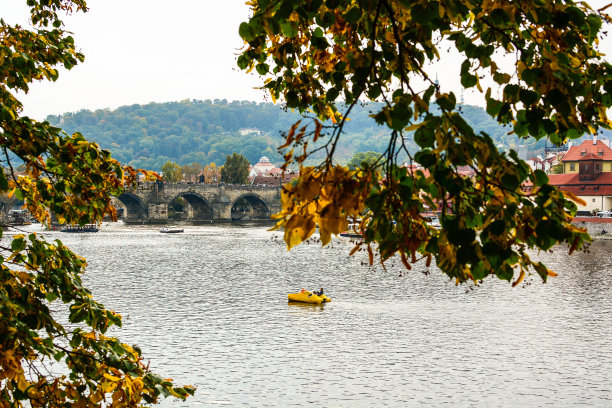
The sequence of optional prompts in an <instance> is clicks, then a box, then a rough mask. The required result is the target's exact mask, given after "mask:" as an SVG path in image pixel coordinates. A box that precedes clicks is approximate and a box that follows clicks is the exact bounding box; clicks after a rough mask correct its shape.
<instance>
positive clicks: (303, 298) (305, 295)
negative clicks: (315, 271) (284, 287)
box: [287, 290, 331, 305]
mask: <svg viewBox="0 0 612 408" xmlns="http://www.w3.org/2000/svg"><path fill="white" fill-rule="evenodd" d="M287 297H288V298H289V300H290V301H291V302H303V303H312V304H315V305H320V304H321V303H325V302H331V299H330V298H329V297H327V295H325V294H323V295H321V296H318V295H315V294H314V293H312V292H309V291H307V290H305V291H303V292H300V293H289V294H288V295H287Z"/></svg>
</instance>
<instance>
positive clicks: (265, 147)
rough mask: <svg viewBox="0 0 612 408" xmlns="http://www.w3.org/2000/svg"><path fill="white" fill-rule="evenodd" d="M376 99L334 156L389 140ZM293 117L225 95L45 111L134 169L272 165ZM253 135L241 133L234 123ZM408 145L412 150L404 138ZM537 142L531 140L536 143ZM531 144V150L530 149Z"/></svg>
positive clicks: (497, 131) (481, 122) (499, 131)
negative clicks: (263, 160) (237, 158)
mask: <svg viewBox="0 0 612 408" xmlns="http://www.w3.org/2000/svg"><path fill="white" fill-rule="evenodd" d="M378 108H379V106H377V104H367V105H365V104H364V105H358V106H355V108H354V109H353V111H352V113H351V116H350V119H351V120H350V121H349V122H348V123H347V125H346V127H345V132H346V135H344V137H343V138H342V143H341V145H340V146H338V149H337V156H336V159H337V160H338V161H339V162H341V163H346V162H347V161H348V160H350V158H351V157H352V155H353V154H354V153H356V152H365V151H376V152H379V153H381V152H383V151H384V150H385V149H386V147H387V143H388V134H389V133H388V129H387V128H386V127H385V126H379V125H377V124H376V123H375V122H374V120H373V119H372V118H371V117H369V115H370V114H371V112H373V111H377V110H378ZM462 110H463V113H464V114H465V117H466V118H467V121H468V122H470V123H471V124H472V125H473V126H474V128H475V129H476V130H477V131H485V132H487V133H488V134H489V135H491V136H492V137H493V138H494V140H495V141H496V143H498V145H499V146H500V148H508V147H511V148H517V147H518V144H519V142H518V141H517V138H516V137H515V136H513V135H510V136H509V135H508V132H509V131H510V130H511V128H508V127H502V126H501V125H499V124H497V123H496V122H495V121H494V120H493V119H491V118H490V117H489V115H487V113H486V112H485V111H484V110H483V109H482V108H478V107H474V106H467V105H464V106H462ZM299 118H300V115H299V114H297V113H295V112H290V111H285V110H283V109H282V108H280V107H279V105H274V104H271V103H255V102H248V101H234V102H227V101H226V100H215V101H210V100H206V101H200V100H186V101H182V102H168V103H150V104H148V105H131V106H122V107H120V108H117V109H115V110H108V109H100V110H96V111H93V112H92V111H88V110H82V111H79V112H76V113H66V114H64V115H58V116H49V117H48V118H47V120H48V121H49V122H51V123H52V124H53V125H55V126H59V127H61V128H63V129H64V130H65V131H66V132H68V133H72V132H77V131H79V132H81V133H82V134H83V135H84V136H85V137H86V138H87V139H89V140H92V141H95V142H97V143H98V144H99V145H100V146H101V147H102V148H104V149H108V150H110V151H111V152H112V155H113V157H114V158H115V159H117V160H119V161H120V162H122V163H126V164H130V165H132V166H135V167H139V168H145V169H149V170H157V171H159V170H160V168H161V166H162V165H163V164H164V163H165V162H166V161H168V160H170V161H175V162H177V163H179V164H181V165H184V164H189V163H192V162H197V163H200V164H202V165H206V164H209V163H211V162H214V163H216V164H217V165H220V164H223V163H224V162H225V157H226V156H227V155H230V154H232V153H233V152H237V153H240V154H242V155H244V156H245V157H246V158H247V159H248V160H249V161H250V162H251V163H256V162H257V161H258V160H259V158H260V157H261V156H268V157H269V158H270V159H271V161H272V162H273V163H275V164H277V165H278V164H280V163H281V162H282V157H281V155H280V154H279V153H278V152H277V151H276V147H277V146H278V145H280V142H281V136H280V132H281V131H286V130H288V129H289V128H290V127H291V125H292V124H293V123H294V122H295V121H297V120H298V119H299ZM245 128H252V129H257V130H258V131H259V132H258V133H250V134H242V133H241V132H240V130H241V129H245ZM406 142H407V144H408V146H409V149H411V150H416V146H415V145H414V142H412V140H411V138H410V137H407V138H406ZM543 143H544V142H543V141H541V142H538V144H541V145H542V146H543ZM537 147H538V146H537V145H533V146H531V148H537Z"/></svg>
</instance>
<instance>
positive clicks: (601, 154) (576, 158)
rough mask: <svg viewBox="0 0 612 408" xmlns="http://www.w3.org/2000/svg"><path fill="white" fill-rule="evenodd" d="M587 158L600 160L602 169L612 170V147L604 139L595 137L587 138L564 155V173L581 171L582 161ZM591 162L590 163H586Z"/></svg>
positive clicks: (562, 160)
mask: <svg viewBox="0 0 612 408" xmlns="http://www.w3.org/2000/svg"><path fill="white" fill-rule="evenodd" d="M585 160H598V161H599V163H593V164H599V165H600V166H601V168H600V171H612V149H610V147H609V146H608V145H607V144H606V143H604V142H603V141H602V140H597V137H594V138H593V139H592V140H585V141H584V142H582V143H581V144H580V145H578V146H572V147H570V149H569V150H568V152H567V153H566V154H565V156H563V158H562V159H561V162H562V163H563V172H564V173H578V172H579V171H580V168H579V164H580V162H583V163H584V162H585ZM585 164H587V165H588V164H589V163H585Z"/></svg>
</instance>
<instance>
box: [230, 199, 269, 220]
mask: <svg viewBox="0 0 612 408" xmlns="http://www.w3.org/2000/svg"><path fill="white" fill-rule="evenodd" d="M231 211H232V221H240V220H269V219H270V215H272V212H271V211H270V206H269V205H268V204H267V203H266V201H265V200H264V199H263V198H261V197H260V196H259V195H257V194H255V193H246V194H242V195H241V196H239V197H238V198H237V199H235V200H234V201H233V202H232V210H231Z"/></svg>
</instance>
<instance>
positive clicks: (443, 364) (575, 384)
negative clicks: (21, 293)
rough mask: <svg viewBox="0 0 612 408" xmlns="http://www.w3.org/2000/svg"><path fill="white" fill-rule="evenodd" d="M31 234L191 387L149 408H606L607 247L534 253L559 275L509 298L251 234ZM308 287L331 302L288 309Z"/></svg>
mask: <svg viewBox="0 0 612 408" xmlns="http://www.w3.org/2000/svg"><path fill="white" fill-rule="evenodd" d="M45 235H46V237H47V239H55V238H60V239H61V240H62V241H63V242H64V243H66V244H67V245H68V246H70V247H71V248H72V249H73V250H74V251H75V252H77V253H78V254H80V255H83V256H85V257H86V258H87V259H88V261H89V268H88V272H87V273H86V275H85V279H84V280H85V282H86V285H87V286H88V287H90V288H91V289H92V290H93V294H94V297H95V298H96V299H97V300H99V301H101V302H102V303H104V304H105V305H106V306H107V307H109V308H111V309H113V310H116V311H118V312H119V313H121V314H122V315H123V317H124V327H123V328H122V329H120V330H118V331H116V332H114V333H113V334H115V335H118V336H119V337H120V338H121V339H122V340H123V341H124V342H127V343H130V344H138V345H139V346H140V347H141V348H142V350H143V353H144V356H145V358H147V359H149V360H150V363H151V367H153V368H154V370H155V371H156V372H158V373H160V374H161V375H163V376H164V377H165V378H173V379H174V380H175V382H176V383H178V384H192V385H194V386H196V387H197V392H196V395H195V397H192V398H189V399H188V400H187V401H186V402H180V401H177V400H172V399H169V400H165V401H164V402H163V403H162V406H164V407H175V406H181V407H210V406H231V407H266V406H270V407H291V406H296V407H297V406H317V407H319V406H325V407H406V406H448V407H462V406H465V407H518V406H521V407H580V406H584V407H610V406H612V290H611V285H610V284H611V283H612V282H611V280H612V256H611V253H612V241H608V242H603V241H599V242H595V243H594V244H593V245H592V246H591V249H590V252H589V253H579V254H577V255H572V256H571V257H570V256H567V255H566V254H567V249H566V248H561V247H559V248H557V249H555V251H554V252H552V253H543V254H541V255H540V257H541V258H542V259H543V260H544V261H545V262H547V263H548V264H549V266H551V267H552V269H553V270H555V271H556V272H557V273H558V274H559V276H558V277H557V278H551V279H549V282H548V283H546V284H542V283H541V280H540V279H539V277H538V276H537V275H536V276H534V277H531V278H527V279H526V282H525V284H522V285H520V286H519V287H516V288H511V286H510V285H509V284H508V283H505V282H500V281H497V280H495V279H488V280H486V281H485V282H484V283H483V284H482V285H480V286H477V287H473V286H469V285H462V286H455V285H454V284H453V283H452V282H449V280H448V279H447V278H445V277H444V276H443V275H442V274H441V273H440V271H439V270H437V269H436V268H434V267H430V268H426V267H425V265H424V264H417V265H416V266H415V268H414V269H413V270H412V271H410V272H407V273H404V272H405V271H404V270H403V268H402V267H401V266H400V265H401V263H400V262H396V263H393V262H390V263H389V264H388V268H387V270H386V271H385V270H384V269H383V268H381V267H380V266H375V267H370V266H368V265H367V255H365V253H363V252H361V253H357V254H356V255H355V256H353V257H348V252H349V250H350V248H351V247H352V244H351V243H349V242H348V241H346V240H340V239H335V240H334V241H333V242H332V244H331V245H330V246H328V247H325V248H321V246H320V244H319V243H317V242H311V243H309V244H303V245H300V246H298V247H296V248H294V249H293V250H291V251H290V252H288V251H287V250H286V246H285V244H284V243H283V242H282V239H281V238H282V237H281V234H280V233H278V232H269V231H266V229H265V227H261V226H255V225H253V226H216V225H210V226H204V227H201V226H200V227H189V226H188V227H185V232H184V233H182V234H160V233H159V229H158V228H155V227H127V226H122V225H121V224H116V225H112V226H104V227H103V228H102V230H101V231H100V232H99V233H96V234H65V233H59V232H53V233H45ZM321 286H323V287H324V288H325V292H326V293H327V294H328V295H329V296H330V297H331V298H332V302H331V303H328V304H325V305H323V306H311V305H299V304H288V302H287V293H289V292H297V291H299V290H300V289H301V288H302V287H305V288H307V289H315V288H318V287H321Z"/></svg>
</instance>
